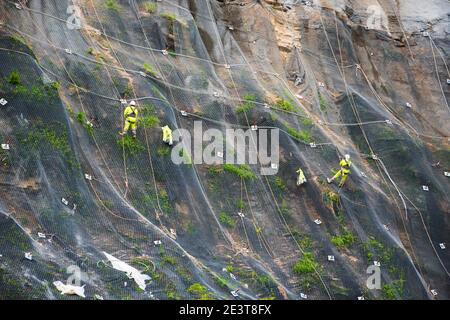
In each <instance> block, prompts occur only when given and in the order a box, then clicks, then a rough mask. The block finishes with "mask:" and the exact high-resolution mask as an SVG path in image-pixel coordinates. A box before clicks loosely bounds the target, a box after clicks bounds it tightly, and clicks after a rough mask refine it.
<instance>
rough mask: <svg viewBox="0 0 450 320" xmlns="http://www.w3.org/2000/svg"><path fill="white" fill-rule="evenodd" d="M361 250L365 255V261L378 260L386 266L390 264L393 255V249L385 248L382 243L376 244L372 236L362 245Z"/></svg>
mask: <svg viewBox="0 0 450 320" xmlns="http://www.w3.org/2000/svg"><path fill="white" fill-rule="evenodd" d="M363 250H364V252H365V253H366V256H367V261H369V262H370V261H373V260H378V261H382V262H384V263H386V264H388V263H390V262H391V259H392V255H393V253H394V249H387V248H385V247H384V245H383V244H382V243H380V242H378V241H377V240H376V239H375V238H374V237H372V236H370V237H369V240H368V241H367V242H365V243H364V244H363Z"/></svg>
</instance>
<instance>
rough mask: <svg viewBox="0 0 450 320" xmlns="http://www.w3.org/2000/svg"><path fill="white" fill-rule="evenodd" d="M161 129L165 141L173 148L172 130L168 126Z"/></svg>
mask: <svg viewBox="0 0 450 320" xmlns="http://www.w3.org/2000/svg"><path fill="white" fill-rule="evenodd" d="M161 129H162V132H163V141H164V142H165V143H168V144H169V146H171V145H172V144H173V138H172V130H171V129H170V128H169V126H167V125H166V126H164V127H162V128H161Z"/></svg>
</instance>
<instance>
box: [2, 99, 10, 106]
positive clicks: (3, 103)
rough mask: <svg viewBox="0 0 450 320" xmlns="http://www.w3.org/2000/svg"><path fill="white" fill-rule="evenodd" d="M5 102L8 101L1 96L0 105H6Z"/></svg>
mask: <svg viewBox="0 0 450 320" xmlns="http://www.w3.org/2000/svg"><path fill="white" fill-rule="evenodd" d="M7 103H8V101H6V100H5V99H3V98H1V99H0V104H1V105H2V106H4V105H6V104H7Z"/></svg>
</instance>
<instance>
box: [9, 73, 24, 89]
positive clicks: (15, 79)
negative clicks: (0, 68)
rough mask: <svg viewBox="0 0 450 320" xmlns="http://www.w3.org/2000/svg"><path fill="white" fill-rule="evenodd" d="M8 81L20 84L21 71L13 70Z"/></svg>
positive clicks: (16, 84)
mask: <svg viewBox="0 0 450 320" xmlns="http://www.w3.org/2000/svg"><path fill="white" fill-rule="evenodd" d="M8 82H9V83H10V84H12V85H15V86H18V85H20V84H21V83H22V81H21V80H20V75H19V72H17V71H13V72H11V73H10V74H9V77H8Z"/></svg>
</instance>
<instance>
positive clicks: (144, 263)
mask: <svg viewBox="0 0 450 320" xmlns="http://www.w3.org/2000/svg"><path fill="white" fill-rule="evenodd" d="M131 265H133V266H135V267H138V268H142V267H144V270H143V272H144V273H147V274H149V275H150V270H151V269H152V262H151V261H150V259H149V258H148V257H135V258H133V259H132V260H131Z"/></svg>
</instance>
